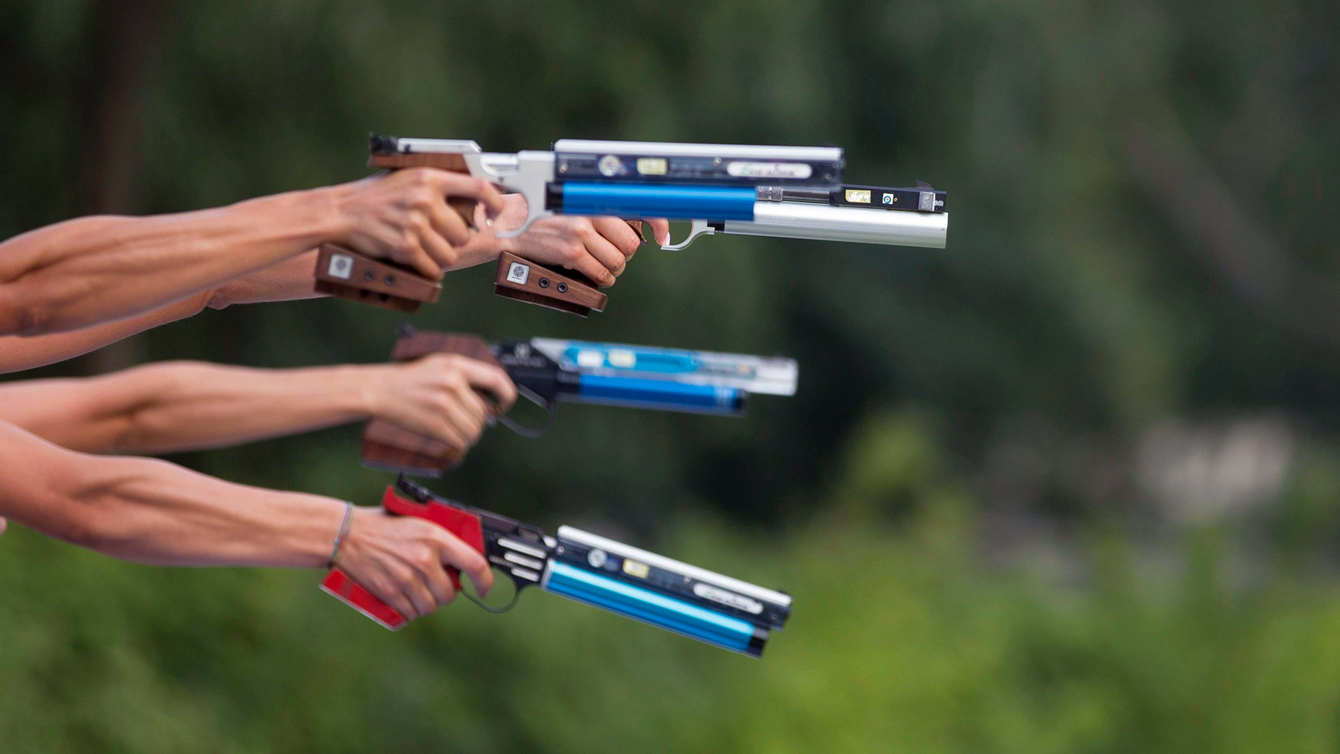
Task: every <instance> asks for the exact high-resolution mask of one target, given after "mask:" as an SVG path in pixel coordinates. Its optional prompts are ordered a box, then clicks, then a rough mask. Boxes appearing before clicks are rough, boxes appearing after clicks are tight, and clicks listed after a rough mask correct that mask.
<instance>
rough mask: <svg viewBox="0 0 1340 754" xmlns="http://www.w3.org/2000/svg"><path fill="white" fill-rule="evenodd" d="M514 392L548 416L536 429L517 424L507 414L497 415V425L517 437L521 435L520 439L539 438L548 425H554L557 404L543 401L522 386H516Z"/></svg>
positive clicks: (540, 397) (533, 392) (536, 394)
mask: <svg viewBox="0 0 1340 754" xmlns="http://www.w3.org/2000/svg"><path fill="white" fill-rule="evenodd" d="M516 392H517V394H518V395H520V396H522V397H523V398H525V399H526V400H528V401H530V402H531V403H534V404H535V405H537V406H539V407H540V408H543V409H544V410H545V411H547V412H548V415H547V416H546V417H545V420H544V424H541V425H540V426H538V427H527V426H525V425H523V424H521V423H520V422H518V421H517V420H516V419H513V418H512V417H510V416H508V415H507V414H498V423H499V424H501V425H503V426H504V427H507V428H508V429H510V430H512V431H513V432H515V433H517V434H518V435H521V436H522V437H528V438H531V439H534V438H536V437H539V436H540V435H542V434H544V433H545V432H546V431H547V430H548V429H549V425H551V424H553V423H554V413H555V409H556V408H557V407H558V404H557V403H555V402H553V401H548V400H545V399H544V398H543V397H542V396H540V395H539V394H538V393H536V392H535V391H533V390H531V389H530V388H527V387H524V386H522V385H517V386H516Z"/></svg>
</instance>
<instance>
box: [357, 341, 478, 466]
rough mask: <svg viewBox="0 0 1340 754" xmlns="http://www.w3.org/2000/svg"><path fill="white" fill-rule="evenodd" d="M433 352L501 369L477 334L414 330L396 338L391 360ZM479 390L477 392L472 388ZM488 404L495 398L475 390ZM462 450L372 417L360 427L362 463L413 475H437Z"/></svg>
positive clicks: (454, 461)
mask: <svg viewBox="0 0 1340 754" xmlns="http://www.w3.org/2000/svg"><path fill="white" fill-rule="evenodd" d="M434 353H455V354H460V355H461V356H465V357H467V358H471V359H476V360H478V361H482V362H485V363H487V364H492V365H494V366H498V367H500V368H501V365H499V364H498V360H497V359H496V358H495V357H494V356H493V351H491V350H490V349H489V344H488V342H487V341H485V340H484V339H483V338H480V337H479V336H477V335H462V334H459V333H443V332H432V331H429V330H415V331H412V332H409V333H407V334H405V335H403V336H401V337H400V338H399V339H397V340H396V344H395V348H394V350H392V352H391V360H392V361H397V362H400V361H413V360H415V359H421V358H423V357H424V356H427V355H429V354H434ZM476 392H479V391H476ZM479 395H480V397H481V398H483V399H484V401H485V402H486V403H488V404H489V405H490V406H492V405H494V403H495V400H494V398H493V397H492V396H490V395H487V394H485V393H483V392H480V393H479ZM464 458H465V453H464V452H463V451H461V450H460V449H458V448H453V447H451V446H450V445H448V444H447V443H445V442H442V441H441V440H435V439H433V438H430V437H424V436H422V435H417V434H415V433H413V432H410V431H409V430H407V429H401V428H400V427H398V426H396V425H394V424H392V423H391V422H388V421H386V420H384V419H373V420H372V421H370V422H368V423H367V426H366V427H364V428H363V455H362V460H363V465H364V466H368V467H371V468H375V469H385V470H388V471H399V472H402V473H405V474H412V475H416V476H434V477H436V476H441V475H442V473H443V472H444V471H446V470H447V469H449V468H452V467H454V466H457V465H459V464H460V463H461V461H462V460H464Z"/></svg>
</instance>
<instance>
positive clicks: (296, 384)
mask: <svg viewBox="0 0 1340 754" xmlns="http://www.w3.org/2000/svg"><path fill="white" fill-rule="evenodd" d="M476 389H480V390H484V391H486V392H488V393H491V394H493V395H496V396H498V398H499V401H500V402H501V404H502V406H501V407H502V408H503V409H506V408H507V407H509V406H511V404H512V402H513V401H514V400H515V399H516V388H515V387H514V386H513V384H512V381H511V380H510V379H508V377H507V373H506V372H504V371H502V370H501V369H499V368H498V367H496V366H493V365H490V364H485V363H483V362H480V361H475V360H473V359H468V358H465V357H463V356H458V355H449V354H435V355H433V356H429V357H426V358H423V359H420V360H417V361H414V362H410V363H403V364H370V365H346V366H333V367H315V368H308V369H289V370H272V369H249V368H243V367H230V366H219V365H216V364H204V363H198V362H162V363H156V364H149V365H146V366H141V367H136V368H133V369H128V370H125V371H123V372H117V373H114V374H109V375H104V376H101V377H89V378H83V379H50V380H28V381H22V382H11V383H6V384H0V421H7V422H10V423H11V424H14V425H15V426H18V427H21V428H23V429H26V430H28V431H29V432H32V433H34V434H36V435H38V436H39V437H42V438H44V439H46V440H48V441H50V442H53V443H56V444H57V445H60V446H62V447H65V448H69V449H71V450H78V451H83V452H88V453H165V452H174V451H184V450H196V449H201V448H210V447H221V446H227V445H237V444H240V443H245V442H251V441H254V440H260V439H263V438H267V437H276V436H279V435H290V434H296V433H298V432H305V431H309V430H313V429H318V428H322V427H329V426H333V425H336V424H343V423H346V422H352V421H359V420H366V419H371V418H374V417H378V418H383V419H387V420H388V421H391V422H392V423H394V424H397V425H399V426H401V427H403V428H405V429H408V430H410V431H413V432H416V433H418V434H421V435H426V436H428V437H432V438H435V439H438V440H441V441H442V442H445V443H447V444H448V445H449V446H450V447H452V448H454V449H456V450H457V451H458V452H461V453H464V452H465V451H466V450H468V449H469V448H470V447H471V446H472V445H474V443H475V442H476V441H477V440H478V439H479V435H480V433H482V432H483V430H484V428H485V426H486V424H487V423H488V421H489V419H490V417H491V415H492V409H491V408H490V407H489V406H488V404H486V403H485V402H484V401H483V399H481V398H480V397H479V395H478V394H477V393H476V392H475V390H476Z"/></svg>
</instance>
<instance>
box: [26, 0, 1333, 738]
mask: <svg viewBox="0 0 1340 754" xmlns="http://www.w3.org/2000/svg"><path fill="white" fill-rule="evenodd" d="M1337 92H1340V6H1337V5H1336V4H1335V3H1333V2H1329V3H1328V2H1259V3H1251V2H1243V1H1241V0H1228V1H1221V2H1204V1H1203V0H1176V1H1171V0H1170V1H1168V2H1161V3H1156V2H1144V1H1141V0H1136V1H1135V2H1077V3H1060V2H1015V3H1006V2H997V1H993V0H964V1H963V2H929V1H920V0H917V1H905V2H875V1H874V0H857V1H855V2H816V1H813V0H766V1H764V0H735V1H733V2H701V1H699V0H681V1H680V2H664V1H663V0H626V1H625V2H622V3H613V4H611V3H597V2H567V1H565V2H544V3H539V2H535V3H523V2H515V1H502V2H491V3H442V2H435V3H429V2H421V1H420V0H405V1H402V2H386V1H385V0H361V1H360V2H318V1H316V0H284V1H282V2H254V1H252V0H232V1H231V2H218V1H216V0H207V1H206V0H202V1H199V2H192V3H189V4H181V5H175V4H171V3H167V2H157V1H156V0H125V1H123V2H114V1H113V0H103V1H102V2H92V1H89V2H80V1H77V0H43V2H40V3H14V2H7V3H3V4H0V140H2V141H0V143H3V144H4V145H6V148H5V149H4V151H3V153H2V154H0V235H4V236H9V235H12V234H15V233H18V232H21V231H24V230H27V229H30V228H33V227H37V226H40V225H43V224H46V223H50V222H55V221H59V220H62V219H65V218H68V217H72V216H75V215H79V214H86V213H90V212H128V213H146V212H168V211H176V210H186V209H194V208H200V207H206V206H214V205H219V204H225V203H229V202H232V201H237V200H240V199H243V198H247V197H251V196H255V195H258V194H263V193H270V192H276V191H282V190H289V189H297V188H306V187H311V186H317V185H321V184H326V183H332V182H339V181H346V180H353V179H357V178H360V177H362V176H364V175H365V174H366V170H365V168H364V167H363V160H364V157H365V133H366V132H367V131H368V130H371V129H375V130H378V131H381V132H386V133H392V134H398V135H407V136H437V137H453V138H472V139H475V140H476V141H478V142H479V143H480V144H481V145H483V146H484V148H485V149H488V150H492V151H509V150H516V149H523V148H546V147H547V146H548V144H549V143H550V142H552V141H553V140H555V139H558V138H565V137H590V138H628V139H657V140H682V141H721V142H745V143H784V144H817V143H834V144H838V145H841V146H843V147H844V148H845V149H846V154H847V162H848V171H847V178H848V180H849V181H850V182H854V183H873V184H886V185H887V184H894V185H909V184H911V183H913V182H914V181H916V180H919V179H920V180H925V181H929V182H931V183H932V184H934V185H935V186H936V188H939V189H942V190H947V191H948V192H949V197H950V199H949V203H950V205H951V215H952V217H953V223H952V227H951V232H950V234H949V246H948V248H947V249H945V250H943V251H936V250H924V249H902V248H892V247H873V246H842V245H837V244H826V243H814V242H802V241H770V240H760V239H748V238H740V237H718V238H711V239H705V240H702V241H699V242H698V243H697V244H695V246H694V247H693V248H692V249H690V250H688V251H686V252H683V253H678V254H675V253H670V252H662V251H659V250H655V249H652V248H647V249H645V250H643V251H642V252H640V253H639V254H638V256H637V257H636V258H635V259H634V260H633V262H632V264H631V265H630V267H629V270H628V272H627V274H626V275H624V277H622V278H621V279H620V281H619V283H618V285H617V286H615V287H614V288H613V289H611V290H610V291H609V293H610V296H611V300H610V304H609V306H608V307H607V309H606V312H605V313H604V314H600V315H596V316H594V317H592V318H591V319H590V320H587V321H582V320H579V319H577V318H574V317H568V316H564V315H560V314H557V313H553V312H549V311H546V310H541V309H538V308H536V307H527V306H523V305H520V304H517V303H514V302H510V301H507V300H504V299H500V298H496V297H494V296H493V295H492V292H491V286H490V278H491V276H492V269H491V267H487V266H486V267H484V268H478V269H474V270H468V271H464V272H460V273H455V274H453V275H451V276H450V277H449V278H448V280H447V281H446V284H445V290H444V295H443V301H442V302H441V303H439V304H438V305H436V306H433V307H430V308H428V309H425V310H424V312H422V313H421V314H419V315H416V316H415V317H413V318H412V321H413V323H414V324H416V325H417V326H420V327H425V328H437V329H453V330H459V331H466V332H477V333H480V334H482V335H485V336H486V337H489V338H491V339H495V340H497V339H504V338H528V337H532V336H550V337H580V338H586V339H600V340H612V341H621V342H630V343H646V344H656V345H666V346H679V347H688V348H699V349H709V350H723V351H738V352H746V353H761V354H771V353H780V354H785V355H788V356H793V357H795V358H797V359H799V360H800V362H801V367H802V368H801V378H800V389H799V392H798V394H797V395H796V396H795V397H794V398H789V399H788V398H772V397H759V398H757V399H756V400H755V401H754V402H753V406H752V407H751V412H750V415H749V416H748V417H747V418H746V419H744V420H726V419H716V418H707V417H697V416H682V415H670V414H657V413H650V412H636V411H629V410H623V409H615V408H598V407H585V406H572V405H569V406H564V407H562V409H561V411H560V416H559V419H558V421H557V423H556V425H555V427H554V428H553V429H552V430H551V431H550V432H549V433H548V435H547V436H546V437H544V438H543V439H540V440H524V439H521V438H519V437H516V436H513V435H511V434H509V433H507V432H505V431H503V430H493V431H491V432H490V433H489V434H487V435H486V436H485V438H484V440H483V441H482V442H481V443H480V445H479V446H478V448H477V449H476V450H475V451H474V452H473V453H472V454H471V457H470V461H469V463H468V464H466V466H465V467H464V468H462V469H461V470H459V471H457V472H454V473H453V474H451V475H450V476H448V477H447V478H445V479H443V480H441V481H438V482H434V483H433V487H434V488H435V489H436V490H437V491H439V492H441V493H442V494H446V495H449V496H452V497H455V498H457V499H460V500H463V501H466V502H468V503H470V504H472V505H476V506H480V507H484V508H488V509H492V510H495V511H498V512H500V513H504V514H506V515H510V516H513V517H517V518H521V519H524V520H527V521H531V522H533V523H536V524H540V525H542V526H544V527H546V528H548V529H550V530H552V529H553V528H554V527H556V526H557V525H559V524H563V523H569V524H574V525H580V526H583V527H586V528H591V529H595V530H598V531H602V532H605V533H608V534H610V535H612V536H616V537H618V538H621V539H623V540H625V541H629V542H632V543H635V544H638V545H642V546H645V547H649V548H651V549H654V550H656V551H659V552H662V553H665V554H667V555H670V556H672V557H676V558H679V559H682V560H686V561H689V562H693V563H695V564H698V565H701V566H703V567H707V568H711V569H713V570H717V571H721V572H725V573H729V574H731V575H734V576H738V577H740V578H744V579H747V580H750V581H754V582H756V583H760V584H764V585H768V586H776V587H782V588H784V589H786V590H788V591H789V592H791V593H792V594H793V595H794V596H795V610H794V615H793V618H792V620H791V622H790V623H789V624H788V626H787V628H786V630H785V631H783V632H781V633H780V634H777V635H776V636H775V637H774V639H773V641H772V642H771V644H770V646H769V648H768V652H767V655H766V657H765V659H763V660H762V661H754V660H749V659H747V658H743V657H739V656H735V655H731V654H728V653H726V652H722V651H720V650H717V649H714V648H711V647H708V646H705V645H699V644H696V643H693V642H690V641H688V640H685V639H681V638H679V637H676V636H672V635H669V634H666V633H664V632H661V631H658V630H656V629H653V628H649V627H645V626H641V625H638V624H635V623H632V622H630V621H628V620H625V619H622V618H619V617H617V616H612V615H609V614H606V613H602V612H599V611H596V610H592V609H590V608H587V607H584V606H581V605H578V604H575V603H571V602H568V601H565V600H561V599H557V598H555V597H552V596H549V595H545V594H527V595H526V596H525V598H524V599H523V600H522V602H521V604H520V605H519V606H518V607H517V608H516V609H515V610H514V611H513V612H512V613H510V614H508V615H506V616H501V617H500V616H492V615H488V614H485V613H484V612H482V611H480V610H478V609H477V608H475V607H474V606H472V605H469V604H466V603H461V604H458V605H453V606H451V607H450V608H448V609H446V610H444V611H442V612H440V613H439V614H438V615H436V616H434V617H433V618H431V619H428V620H424V621H420V622H418V623H416V624H414V625H412V626H411V627H409V628H407V629H405V630H404V631H402V632H400V633H398V634H391V633H388V632H386V631H384V630H382V629H381V628H379V627H377V626H375V625H374V624H372V623H371V622H370V621H366V620H364V619H362V618H360V617H358V616H356V615H355V614H353V613H352V612H350V611H349V610H348V609H347V608H344V607H343V606H341V605H339V604H338V603H336V602H335V601H334V600H331V599H329V598H328V597H325V596H324V595H321V594H320V593H319V592H318V591H317V590H316V583H317V581H318V578H319V574H317V573H314V572H277V571H275V572H267V571H260V570H168V569H157V568H149V567H144V566H136V565H128V564H123V563H118V562H114V561H111V560H109V559H106V558H103V557H101V556H98V555H95V554H91V553H86V552H81V551H77V550H76V549H74V548H72V547H70V546H67V545H64V544H60V543H56V542H52V541H50V540H47V539H45V538H43V537H40V536H38V535H36V534H33V533H31V532H28V531H23V530H18V529H17V528H15V529H14V530H12V531H11V532H10V533H8V534H6V536H5V537H4V538H3V539H0V750H3V751H5V752H29V751H33V752H36V751H42V752H48V751H79V752H82V751H89V752H94V751H96V752H121V751H125V752H160V751H162V752H168V751H237V752H242V751H246V752H271V751H272V752H305V751H313V752H315V751H321V752H339V751H412V750H429V751H438V750H443V751H466V752H473V751H508V752H521V751H536V752H583V753H584V754H585V753H589V752H616V751H617V752H628V751H685V752H701V751H734V752H789V751H795V752H814V751H825V752H829V751H831V752H846V751H851V752H870V751H896V752H1016V751H1017V752H1028V753H1029V754H1039V753H1040V752H1126V751H1186V752H1193V751H1194V752H1205V751H1271V752H1283V751H1334V750H1336V748H1337V747H1338V746H1340V589H1338V587H1340V578H1337V572H1336V565H1337V559H1336V557H1335V556H1336V545H1337V543H1340V445H1337V432H1338V431H1340V424H1338V423H1337V420H1338V419H1340V402H1338V398H1340V391H1337V390H1336V389H1335V385H1336V381H1337V380H1336V378H1337V376H1340V283H1337V278H1340V255H1337V254H1336V242H1335V240H1334V239H1335V238H1336V236H1337V231H1340V213H1337V211H1336V202H1337V198H1340V97H1337ZM679 232H680V233H682V232H683V230H682V229H681V230H680V231H679ZM398 320H399V318H398V317H397V316H396V315H394V314H392V313H388V312H383V311H380V310H375V309H372V308H370V307H359V306H357V305H355V304H351V303H348V302H344V301H317V302H299V303H293V304H275V305H261V306H253V307H240V308H235V309H232V310H226V311H223V312H212V311H211V312H206V313H204V314H202V315H200V316H198V317H195V318H193V319H191V320H188V321H185V322H181V323H177V324H174V325H171V326H168V327H163V328H160V329H158V330H155V331H153V332H151V333H148V334H146V335H144V336H141V337H138V338H135V339H133V340H131V341H128V342H126V343H123V344H120V345H118V346H117V347H114V348H111V349H107V350H105V351H103V352H101V353H98V354H94V355H92V356H90V357H85V358H81V359H79V360H76V361H74V362H71V363H69V364H65V365H61V366H59V367H55V368H50V369H46V370H41V371H40V372H39V374H44V375H45V374H89V373H95V372H98V371H103V370H106V369H110V368H117V367H123V366H127V365H130V364H133V363H138V362H141V361H148V360H159V359H170V358H200V359H209V360H214V361H220V362H227V363H238V364H247V365H255V366H271V367H282V366H300V365H309V364H324V363H335V362H351V361H352V362H372V361H378V360H380V359H383V358H384V357H385V355H386V353H387V351H388V350H389V346H390V343H391V338H392V333H393V330H394V326H395V324H396V323H397V321H398ZM356 459H357V428H356V427H349V428H342V429H338V430H331V431H328V432H322V433H317V434H313V435H308V436H303V437H299V438H292V439H287V440H282V441H274V442H267V443H261V444H258V445H255V446H252V447H246V448H240V449H237V450H229V451H218V452H210V453H201V454H191V455H188V456H183V457H180V458H176V459H174V460H178V461H180V462H182V463H184V464H186V465H188V466H191V467H193V468H197V469H200V470H202V471H205V472H208V473H211V474H216V475H218V476H221V477H223V478H226V479H230V480H235V481H240V482H246V483H251V484H259V485H268V486H274V487H281V488H287V489H301V490H308V491H313V492H320V493H325V494H330V495H333V496H338V497H341V498H353V499H355V500H358V501H361V502H364V503H371V502H373V501H374V500H375V499H376V497H377V495H378V492H379V490H380V489H381V488H382V487H383V486H384V485H385V484H386V483H387V481H388V479H389V477H388V475H386V474H383V473H379V472H374V471H370V470H366V469H363V468H361V467H359V466H358V464H357V461H356ZM2 462H3V459H0V463H2Z"/></svg>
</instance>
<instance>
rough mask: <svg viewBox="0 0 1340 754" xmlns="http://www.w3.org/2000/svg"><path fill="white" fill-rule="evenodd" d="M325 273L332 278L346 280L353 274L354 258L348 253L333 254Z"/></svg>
mask: <svg viewBox="0 0 1340 754" xmlns="http://www.w3.org/2000/svg"><path fill="white" fill-rule="evenodd" d="M327 273H328V274H329V275H330V276H331V277H333V278H339V279H340V280H348V279H349V276H350V275H353V274H354V258H353V257H351V256H349V255H348V254H334V255H332V256H331V257H330V267H329V268H328V269H327Z"/></svg>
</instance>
